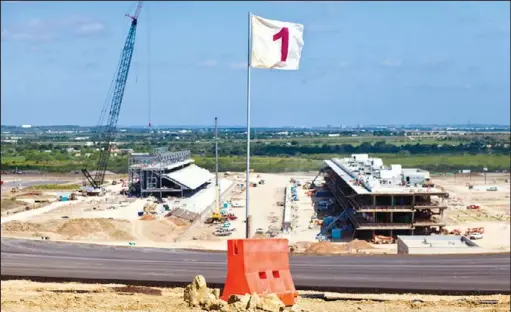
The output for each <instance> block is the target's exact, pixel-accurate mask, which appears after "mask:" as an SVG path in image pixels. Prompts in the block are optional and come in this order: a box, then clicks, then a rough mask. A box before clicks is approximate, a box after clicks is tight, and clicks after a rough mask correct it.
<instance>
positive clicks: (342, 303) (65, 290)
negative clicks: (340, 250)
mask: <svg viewBox="0 0 511 312" xmlns="http://www.w3.org/2000/svg"><path fill="white" fill-rule="evenodd" d="M1 287H2V288H1V289H2V304H1V308H2V311H8V312H35V311H45V312H64V311H77V310H80V311H90V312H99V311H154V312H158V311H183V312H185V311H186V312H188V311H189V312H192V311H193V312H195V311H197V312H198V311H202V310H201V309H197V308H195V309H193V308H190V307H188V305H187V304H186V303H185V302H184V300H183V293H184V289H183V288H149V287H134V286H126V285H117V284H78V283H37V282H31V281H26V280H16V281H2V282H1ZM317 295H318V294H317V293H314V292H308V291H307V292H300V296H301V297H300V298H299V299H298V303H297V305H296V307H294V311H309V312H323V311H329V312H330V311H331V312H348V311H368V312H377V311H378V312H380V311H417V310H419V311H426V312H441V311H453V312H461V311H475V312H482V311H494V312H500V311H509V300H510V298H509V296H504V295H492V296H477V297H466V296H465V297H459V296H433V295H414V294H404V295H385V294H381V295H357V294H335V293H326V294H321V295H325V296H326V298H328V300H324V299H315V297H316V298H317ZM483 300H485V301H486V302H484V301H483ZM287 310H288V311H289V309H287Z"/></svg>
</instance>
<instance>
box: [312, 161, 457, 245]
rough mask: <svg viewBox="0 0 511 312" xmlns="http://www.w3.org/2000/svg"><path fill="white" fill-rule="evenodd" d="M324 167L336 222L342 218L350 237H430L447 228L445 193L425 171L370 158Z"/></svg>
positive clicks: (331, 162) (340, 162)
mask: <svg viewBox="0 0 511 312" xmlns="http://www.w3.org/2000/svg"><path fill="white" fill-rule="evenodd" d="M324 164H325V167H324V168H323V169H321V170H320V175H322V176H323V178H324V180H325V186H326V187H327V188H328V190H329V191H330V193H332V195H333V196H332V197H333V198H332V202H333V203H334V211H336V213H339V217H338V218H337V219H336V221H337V220H340V219H341V216H342V218H343V219H344V220H345V222H346V223H348V225H350V228H351V229H352V230H353V232H352V235H353V237H355V236H356V237H359V238H368V237H371V236H374V235H385V236H393V237H396V236H397V235H428V234H431V233H435V232H441V231H442V228H443V227H444V226H445V223H444V222H443V214H444V210H445V209H447V206H446V205H444V200H445V199H446V198H447V197H448V196H449V194H448V193H446V192H444V191H443V190H442V189H439V188H437V187H435V185H434V184H433V183H432V181H431V180H430V178H429V172H428V171H425V170H421V169H417V168H413V169H404V168H402V167H401V165H390V166H384V164H383V161H382V160H381V159H380V158H371V157H369V155H368V154H353V155H351V157H347V158H342V159H338V158H334V159H331V160H325V161H324Z"/></svg>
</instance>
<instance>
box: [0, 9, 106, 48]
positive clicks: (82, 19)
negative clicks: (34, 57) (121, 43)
mask: <svg viewBox="0 0 511 312" xmlns="http://www.w3.org/2000/svg"><path fill="white" fill-rule="evenodd" d="M8 29H9V31H8V32H6V31H5V30H4V31H2V40H6V39H9V40H18V41H30V42H48V41H52V40H54V39H58V38H62V37H66V36H68V37H69V36H72V35H97V34H100V33H103V32H104V31H105V29H106V27H105V25H104V24H103V23H101V22H100V21H98V20H96V19H94V18H91V17H87V16H81V15H68V16H64V17H61V18H55V19H50V20H44V19H40V18H32V19H29V20H25V21H24V22H22V23H19V24H14V25H9V26H8Z"/></svg>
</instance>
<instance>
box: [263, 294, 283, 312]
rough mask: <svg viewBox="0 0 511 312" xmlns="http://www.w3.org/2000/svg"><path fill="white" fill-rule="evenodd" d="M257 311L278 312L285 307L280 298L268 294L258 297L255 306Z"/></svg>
mask: <svg viewBox="0 0 511 312" xmlns="http://www.w3.org/2000/svg"><path fill="white" fill-rule="evenodd" d="M256 307H257V308H258V309H259V310H262V311H265V312H280V311H281V310H284V308H285V307H286V306H285V305H284V303H283V302H282V301H281V300H280V298H279V297H278V296H277V295H275V294H269V295H265V296H261V297H260V301H259V303H258V304H257V305H256Z"/></svg>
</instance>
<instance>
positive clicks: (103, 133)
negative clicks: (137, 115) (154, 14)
mask: <svg viewBox="0 0 511 312" xmlns="http://www.w3.org/2000/svg"><path fill="white" fill-rule="evenodd" d="M141 9H142V1H138V3H137V8H136V10H135V13H134V14H133V15H129V14H126V16H127V17H129V18H131V26H130V29H129V32H128V36H127V38H126V41H125V42H124V48H123V50H122V54H121V60H120V62H119V67H118V68H117V72H116V74H115V78H114V79H115V80H114V81H113V82H112V85H113V87H114V88H113V92H112V95H111V96H112V98H111V101H110V105H109V114H108V123H107V124H106V126H105V127H98V128H97V135H98V142H99V143H100V144H101V146H102V148H100V156H99V160H98V163H97V165H96V172H95V174H94V177H92V175H91V174H90V172H89V171H88V170H87V168H86V167H84V168H83V169H82V173H83V174H84V176H85V178H86V179H87V180H88V181H89V183H90V185H91V186H92V187H94V188H95V189H98V188H100V187H101V185H102V184H103V182H104V180H105V172H106V168H107V166H108V160H109V158H110V152H111V143H112V139H113V137H114V135H115V132H116V130H117V129H116V128H117V121H118V119H119V112H120V110H121V104H122V99H123V96H124V89H125V87H126V81H127V80H128V73H129V70H130V65H131V58H132V56H133V50H134V47H135V35H136V33H137V23H138V16H139V15H140V10H141ZM107 101H108V99H107ZM100 120H101V118H100Z"/></svg>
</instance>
